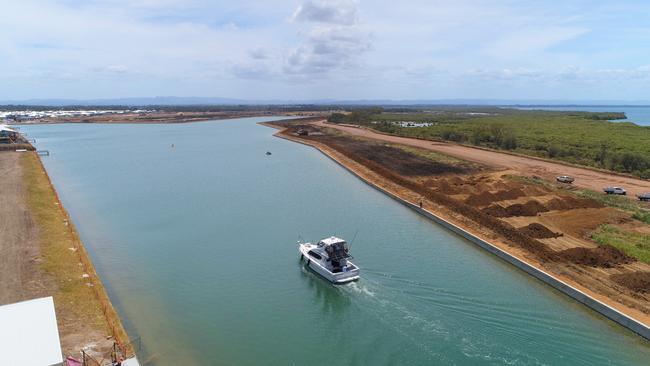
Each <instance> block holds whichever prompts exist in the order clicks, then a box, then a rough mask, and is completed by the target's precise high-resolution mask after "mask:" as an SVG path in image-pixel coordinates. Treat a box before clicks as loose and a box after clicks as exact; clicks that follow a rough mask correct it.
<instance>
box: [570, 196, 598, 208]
mask: <svg viewBox="0 0 650 366" xmlns="http://www.w3.org/2000/svg"><path fill="white" fill-rule="evenodd" d="M573 200H574V205H575V207H574V208H603V207H605V205H603V204H602V203H600V202H598V201H596V200H592V199H589V198H574V199H573Z"/></svg>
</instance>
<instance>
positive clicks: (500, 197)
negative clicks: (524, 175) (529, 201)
mask: <svg viewBox="0 0 650 366" xmlns="http://www.w3.org/2000/svg"><path fill="white" fill-rule="evenodd" d="M525 195H526V193H524V191H522V190H521V189H519V188H512V189H509V190H506V191H498V192H497V193H495V194H494V198H495V201H505V200H516V199H517V198H519V197H523V196H525Z"/></svg>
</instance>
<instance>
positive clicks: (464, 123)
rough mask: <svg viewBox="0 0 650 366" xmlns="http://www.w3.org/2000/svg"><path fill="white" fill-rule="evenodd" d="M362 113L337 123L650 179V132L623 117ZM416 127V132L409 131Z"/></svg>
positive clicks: (338, 117)
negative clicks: (507, 151) (621, 120)
mask: <svg viewBox="0 0 650 366" xmlns="http://www.w3.org/2000/svg"><path fill="white" fill-rule="evenodd" d="M373 112H374V111H372V110H356V111H353V112H351V113H349V114H333V115H332V116H331V117H330V121H331V122H334V123H352V124H359V125H365V126H367V127H369V128H373V129H376V130H379V131H382V132H386V133H391V134H396V135H401V136H409V137H418V138H425V139H432V140H447V141H454V142H458V143H462V144H470V145H476V146H483V147H488V148H493V149H500V150H509V151H514V152H517V153H521V154H526V155H532V156H537V157H545V158H551V159H557V160H562V161H565V162H569V163H573V164H579V165H585V166H591V167H596V168H602V169H607V170H612V171H617V172H623V173H629V174H632V175H635V176H638V177H642V178H650V127H642V126H637V125H635V124H633V123H629V122H609V121H608V120H609V119H624V118H625V115H624V114H622V113H591V112H555V111H524V110H514V109H501V108H479V109H476V108H474V109H468V108H465V109H462V108H447V109H444V108H441V110H435V111H433V110H429V111H418V112H399V113H395V112H383V113H374V114H373ZM408 123H411V126H408Z"/></svg>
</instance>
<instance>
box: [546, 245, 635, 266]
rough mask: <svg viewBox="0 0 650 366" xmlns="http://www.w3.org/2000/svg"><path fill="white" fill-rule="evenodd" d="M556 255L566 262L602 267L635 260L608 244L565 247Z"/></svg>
mask: <svg viewBox="0 0 650 366" xmlns="http://www.w3.org/2000/svg"><path fill="white" fill-rule="evenodd" d="M558 256H559V258H560V259H563V260H565V261H567V262H571V263H576V264H582V265H585V266H591V267H603V268H612V267H616V266H618V265H619V264H627V263H632V262H634V261H636V259H634V258H632V257H630V256H628V255H627V254H625V253H623V252H621V251H620V250H618V249H616V248H614V247H612V246H609V245H603V246H600V247H598V248H583V247H577V248H570V249H565V250H562V251H560V252H558Z"/></svg>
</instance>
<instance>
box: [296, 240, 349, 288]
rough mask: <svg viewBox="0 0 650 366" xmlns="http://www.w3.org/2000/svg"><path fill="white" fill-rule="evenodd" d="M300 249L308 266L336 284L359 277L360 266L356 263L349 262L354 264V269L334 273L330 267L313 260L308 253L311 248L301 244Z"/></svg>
mask: <svg viewBox="0 0 650 366" xmlns="http://www.w3.org/2000/svg"><path fill="white" fill-rule="evenodd" d="M298 251H299V252H300V260H301V261H302V262H304V263H305V264H306V265H307V267H309V268H310V269H311V270H312V271H314V272H316V273H317V274H318V275H320V276H321V277H323V278H324V279H326V280H328V281H330V282H332V283H334V284H344V283H348V282H352V281H356V280H358V279H359V268H358V267H357V266H356V265H354V264H353V263H352V262H348V263H349V264H351V265H352V266H354V269H353V270H350V271H344V272H338V273H333V272H331V271H330V270H329V269H327V268H326V267H324V266H323V265H322V264H321V263H319V261H318V260H312V259H311V258H310V257H309V255H308V254H307V252H308V251H309V248H307V247H304V246H302V245H301V246H299V248H298Z"/></svg>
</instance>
